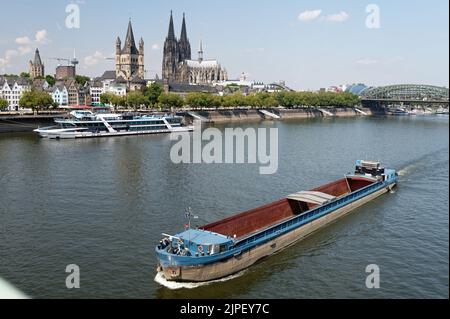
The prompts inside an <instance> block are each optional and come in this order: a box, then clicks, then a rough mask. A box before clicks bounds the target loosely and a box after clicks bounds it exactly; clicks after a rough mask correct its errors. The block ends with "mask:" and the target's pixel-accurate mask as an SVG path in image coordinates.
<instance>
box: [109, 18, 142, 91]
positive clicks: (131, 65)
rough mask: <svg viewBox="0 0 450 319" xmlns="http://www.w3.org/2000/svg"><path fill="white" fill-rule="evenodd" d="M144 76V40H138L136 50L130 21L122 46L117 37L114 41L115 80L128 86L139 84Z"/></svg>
mask: <svg viewBox="0 0 450 319" xmlns="http://www.w3.org/2000/svg"><path fill="white" fill-rule="evenodd" d="M144 76H145V70H144V40H143V39H142V38H141V39H140V41H139V48H137V47H136V42H135V41H134V34H133V27H132V25H131V20H130V21H129V22H128V30H127V35H126V37H125V42H124V43H123V46H122V42H121V40H120V38H119V37H117V40H116V78H117V79H118V80H120V81H124V82H126V83H128V85H129V86H130V85H131V84H140V82H142V81H143V80H144Z"/></svg>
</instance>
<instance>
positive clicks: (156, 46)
mask: <svg viewBox="0 0 450 319" xmlns="http://www.w3.org/2000/svg"><path fill="white" fill-rule="evenodd" d="M160 48H161V47H160V46H159V44H158V43H154V44H153V45H152V50H159V49H160Z"/></svg>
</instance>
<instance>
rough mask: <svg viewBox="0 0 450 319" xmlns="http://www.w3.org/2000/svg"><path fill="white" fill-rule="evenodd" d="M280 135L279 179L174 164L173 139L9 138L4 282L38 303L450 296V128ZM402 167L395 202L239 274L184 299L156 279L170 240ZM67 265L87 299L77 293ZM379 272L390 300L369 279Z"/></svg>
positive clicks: (432, 122)
mask: <svg viewBox="0 0 450 319" xmlns="http://www.w3.org/2000/svg"><path fill="white" fill-rule="evenodd" d="M233 126H236V127H237V126H241V127H244V128H245V127H254V128H257V127H277V128H278V129H279V133H278V134H279V170H278V172H277V173H276V174H274V175H260V174H259V169H258V168H259V165H246V164H240V165H227V164H223V165H207V164H183V165H175V164H173V163H172V162H171V161H170V157H169V152H170V148H171V145H172V142H171V141H170V138H169V136H168V135H161V136H139V137H119V138H108V139H94V140H76V141H73V140H67V141H52V140H46V139H39V138H38V137H36V136H35V135H34V134H32V133H24V134H2V135H0V277H3V278H4V279H6V280H8V281H9V282H11V283H13V284H14V285H15V286H17V287H18V288H20V289H21V290H22V291H24V292H25V293H26V294H28V295H29V296H31V297H34V298H357V297H361V298H409V297H412V298H422V297H425V298H432V297H438V298H448V291H449V290H448V289H449V266H448V262H449V256H448V253H449V246H448V243H449V136H448V133H449V119H448V116H447V117H445V116H443V117H439V116H435V117H416V118H413V117H408V118H348V119H317V120H300V121H286V122H261V123H246V124H227V125H216V126H215V127H217V128H219V129H221V130H224V129H225V127H233ZM360 158H364V159H376V160H381V161H382V162H383V163H384V164H386V165H387V166H389V167H393V168H396V169H398V170H400V181H399V187H398V188H397V189H396V191H395V192H394V193H391V194H386V195H384V196H382V197H380V198H379V199H377V200H375V201H373V202H371V203H369V204H367V205H365V206H363V207H361V208H359V209H357V210H356V211H355V213H353V214H351V215H349V216H348V217H346V218H344V219H342V220H340V221H339V222H337V223H335V224H333V225H331V226H329V227H327V228H325V229H323V230H322V231H320V232H318V233H316V234H315V235H313V236H311V237H309V238H308V239H306V240H304V241H302V242H300V243H298V244H296V245H294V246H292V247H290V248H288V249H286V250H284V251H283V252H281V253H279V254H277V255H274V256H271V257H270V258H268V259H265V260H264V261H262V262H260V263H258V264H257V265H255V266H253V267H251V268H250V269H248V270H246V271H245V272H244V273H242V274H241V275H240V276H237V277H235V278H231V279H228V280H225V281H221V282H216V283H212V284H209V285H203V286H197V285H189V284H187V285H184V286H183V287H182V288H181V289H174V288H179V287H175V286H174V285H171V286H170V287H167V286H163V285H161V284H160V283H157V282H156V281H155V267H156V258H155V255H154V247H155V245H156V244H157V243H158V241H159V240H160V238H161V232H167V233H176V232H178V231H180V230H182V229H183V225H184V210H185V208H186V207H188V206H190V207H192V210H193V212H194V213H195V214H197V215H199V216H200V219H199V220H196V221H195V222H196V223H198V224H204V223H207V222H211V221H215V220H217V219H219V218H223V217H225V216H229V215H230V214H233V213H236V212H239V211H243V210H246V209H250V208H253V207H256V206H258V205H262V204H265V203H268V202H270V201H273V200H276V199H279V198H282V197H283V196H285V195H287V194H291V193H293V192H297V191H300V190H304V189H311V188H312V187H315V186H319V185H321V184H324V183H326V182H330V181H332V180H334V179H337V178H340V177H342V176H343V174H345V173H347V172H349V171H352V170H353V162H354V160H355V159H360ZM68 264H77V265H78V266H79V267H80V270H81V288H80V289H75V290H68V289H67V288H66V286H65V280H66V276H67V274H66V273H65V269H66V266H67V265H68ZM369 264H377V265H378V266H379V267H380V276H381V283H380V285H381V287H380V289H375V290H374V289H367V288H366V286H365V280H366V276H367V274H366V273H365V268H366V266H367V265H369Z"/></svg>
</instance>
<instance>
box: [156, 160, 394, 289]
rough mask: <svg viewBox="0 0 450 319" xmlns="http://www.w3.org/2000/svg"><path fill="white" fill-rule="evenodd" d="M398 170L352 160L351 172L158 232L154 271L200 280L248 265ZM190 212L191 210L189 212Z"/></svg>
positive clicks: (366, 195) (386, 182)
mask: <svg viewBox="0 0 450 319" xmlns="http://www.w3.org/2000/svg"><path fill="white" fill-rule="evenodd" d="M396 183H397V173H396V171H395V170H393V169H385V168H383V167H382V166H381V165H380V163H378V162H369V161H361V160H359V161H357V162H356V170H355V173H354V174H350V175H346V176H345V177H344V178H342V179H339V180H337V181H335V182H332V183H329V184H326V185H323V186H320V187H317V188H314V189H312V190H310V191H301V192H298V193H295V194H291V195H289V196H287V197H286V198H283V199H281V200H279V201H276V202H273V203H270V204H267V205H264V206H262V207H258V208H255V209H252V210H250V211H247V212H243V213H240V214H237V215H234V216H231V217H228V218H225V219H223V220H220V221H217V222H214V223H211V224H208V225H205V226H202V227H199V228H197V229H192V228H190V223H189V224H188V227H187V229H186V230H185V231H184V232H181V233H179V234H176V235H173V236H172V235H166V234H163V236H164V238H163V239H162V240H161V241H160V243H159V244H158V245H157V247H156V256H157V259H158V266H157V271H158V272H160V273H162V275H163V276H164V277H165V279H166V280H169V281H188V282H202V281H210V280H215V279H219V278H222V277H226V276H228V275H231V274H234V273H237V272H239V271H241V270H243V269H245V268H248V267H249V266H251V265H252V264H254V263H255V262H257V261H258V260H260V259H261V258H264V257H266V256H269V255H271V254H274V253H276V252H278V251H280V250H282V249H283V248H286V247H287V246H289V245H291V244H293V243H295V242H297V241H299V240H301V239H303V238H305V237H306V236H308V235H309V234H311V233H313V232H315V231H317V230H319V229H320V228H322V227H324V226H326V225H328V224H330V223H332V222H334V221H335V220H337V219H339V218H341V217H343V216H345V215H346V214H348V213H349V212H350V211H352V210H353V209H355V208H357V207H359V206H361V205H363V204H365V203H367V202H369V201H371V200H373V199H375V198H376V197H378V196H380V195H382V194H384V193H386V192H388V191H390V190H391V189H392V188H393V187H395V185H396ZM188 215H190V214H188Z"/></svg>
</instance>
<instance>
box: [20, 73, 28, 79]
mask: <svg viewBox="0 0 450 319" xmlns="http://www.w3.org/2000/svg"><path fill="white" fill-rule="evenodd" d="M20 77H21V78H27V79H29V78H30V73H27V72H22V73H20Z"/></svg>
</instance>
